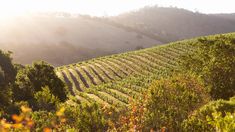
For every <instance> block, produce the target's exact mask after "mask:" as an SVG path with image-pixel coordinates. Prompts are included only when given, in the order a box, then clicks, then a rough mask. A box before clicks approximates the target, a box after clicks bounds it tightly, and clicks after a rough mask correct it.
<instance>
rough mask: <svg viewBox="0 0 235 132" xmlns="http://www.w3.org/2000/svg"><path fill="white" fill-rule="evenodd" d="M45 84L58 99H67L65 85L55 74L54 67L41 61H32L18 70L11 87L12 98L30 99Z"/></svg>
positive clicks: (18, 99)
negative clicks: (30, 64)
mask: <svg viewBox="0 0 235 132" xmlns="http://www.w3.org/2000/svg"><path fill="white" fill-rule="evenodd" d="M45 86H48V87H49V88H50V91H51V93H52V94H53V95H54V96H56V97H57V98H58V99H59V100H60V101H65V100H66V99H67V96H66V93H67V89H66V86H65V85H64V83H63V82H62V81H61V80H60V79H59V78H58V77H57V75H56V74H55V72H54V67H52V66H51V65H49V64H47V63H46V62H43V61H40V62H34V63H33V64H32V66H26V67H25V68H24V69H22V70H20V71H19V72H18V74H17V76H16V85H15V87H14V89H13V96H14V99H15V100H16V101H21V100H24V101H30V100H32V99H33V98H34V94H35V93H37V92H39V91H41V90H42V88H43V87H45ZM19 93H22V94H19Z"/></svg>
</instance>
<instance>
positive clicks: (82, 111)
mask: <svg viewBox="0 0 235 132" xmlns="http://www.w3.org/2000/svg"><path fill="white" fill-rule="evenodd" d="M65 108H66V110H65V116H66V117H67V118H68V119H69V120H68V122H67V123H68V124H69V125H70V126H73V127H74V128H76V129H79V130H82V131H89V132H92V131H98V132H101V131H105V130H107V129H108V118H107V116H108V114H109V112H108V108H106V107H101V106H100V105H98V104H97V103H91V104H87V103H82V104H80V105H76V106H67V107H65ZM113 112H114V111H113Z"/></svg>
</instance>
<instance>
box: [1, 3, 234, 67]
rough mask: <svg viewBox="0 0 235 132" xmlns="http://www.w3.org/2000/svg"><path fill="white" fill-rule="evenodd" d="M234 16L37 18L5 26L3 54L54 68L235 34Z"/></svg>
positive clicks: (164, 11) (160, 11)
mask: <svg viewBox="0 0 235 132" xmlns="http://www.w3.org/2000/svg"><path fill="white" fill-rule="evenodd" d="M233 16H234V14H226V15H224V14H222V15H221V14H220V15H215V14H213V15H206V14H200V13H194V12H191V11H187V10H184V9H178V8H161V7H156V6H154V7H145V8H143V9H139V10H138V11H134V12H129V13H124V14H121V15H119V16H115V17H90V16H84V15H71V14H68V13H67V14H66V13H54V14H53V13H52V14H43V15H41V14H36V15H33V16H24V17H18V18H15V19H9V20H8V21H5V22H1V21H0V49H5V50H11V51H13V52H14V54H13V55H14V56H13V58H14V61H16V62H19V63H23V64H29V63H31V62H32V61H33V60H45V61H48V62H49V63H51V64H53V65H54V66H60V65H65V64H70V63H75V62H79V61H83V60H87V59H91V58H95V57H100V56H105V55H111V54H116V53H121V52H126V51H130V50H136V49H142V48H147V47H152V46H156V45H161V44H164V43H167V42H172V41H176V40H182V39H188V38H192V37H196V36H204V35H210V34H218V33H227V32H233V31H235V20H234V19H233Z"/></svg>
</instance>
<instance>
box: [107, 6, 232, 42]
mask: <svg viewBox="0 0 235 132" xmlns="http://www.w3.org/2000/svg"><path fill="white" fill-rule="evenodd" d="M218 16H223V17H218ZM218 16H217V15H216V14H202V13H198V12H196V13H195V12H191V11H188V10H185V9H179V8H168V7H166V8H164V7H157V6H153V7H145V8H142V9H140V10H137V11H133V12H129V13H124V14H121V15H119V16H115V17H112V18H110V19H111V20H112V21H114V22H116V23H120V24H123V25H126V26H129V27H132V28H135V29H138V30H139V31H141V32H148V33H152V34H154V35H155V36H158V37H161V38H162V39H164V40H166V41H168V42H171V41H176V40H182V39H187V38H192V37H197V36H205V35H213V34H220V33H228V32H234V31H235V26H234V25H235V20H234V18H235V17H234V15H233V14H227V15H226V14H224V15H222V14H221V15H219V14H218Z"/></svg>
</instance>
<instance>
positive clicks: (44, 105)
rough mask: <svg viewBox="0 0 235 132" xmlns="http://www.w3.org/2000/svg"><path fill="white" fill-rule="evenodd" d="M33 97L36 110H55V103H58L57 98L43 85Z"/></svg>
mask: <svg viewBox="0 0 235 132" xmlns="http://www.w3.org/2000/svg"><path fill="white" fill-rule="evenodd" d="M34 99H35V102H34V103H35V104H36V105H35V106H36V107H37V108H36V109H38V110H46V111H50V110H55V109H56V105H57V104H58V103H59V99H58V98H57V97H56V96H54V95H53V94H52V93H51V92H50V89H49V88H48V87H44V88H42V91H39V92H37V93H36V94H35V95H34Z"/></svg>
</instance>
